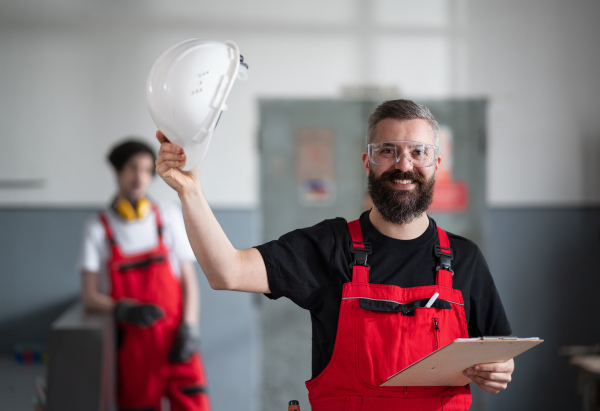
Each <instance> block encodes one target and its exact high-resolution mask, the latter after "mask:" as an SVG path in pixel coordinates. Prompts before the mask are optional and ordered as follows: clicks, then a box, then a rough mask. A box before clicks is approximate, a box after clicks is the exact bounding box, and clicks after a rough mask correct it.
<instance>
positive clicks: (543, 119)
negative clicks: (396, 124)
mask: <svg viewBox="0 0 600 411" xmlns="http://www.w3.org/2000/svg"><path fill="white" fill-rule="evenodd" d="M598 16H600V2H599V1H598V0H572V1H566V0H520V1H515V0H506V1H502V2H498V1H491V0H477V1H474V0H421V1H418V2H417V1H408V0H329V1H316V0H304V1H302V2H289V1H282V0H278V1H275V0H254V1H245V0H220V1H218V2H216V1H215V2H208V1H191V0H186V1H183V0H172V1H169V2H163V1H158V0H127V1H114V0H108V1H93V0H77V1H75V0H50V1H44V2H39V1H35V0H20V1H10V0H0V124H1V126H2V130H3V132H2V135H1V136H0V142H1V146H0V409H1V410H7V411H10V410H29V409H34V408H33V407H34V405H33V397H34V396H36V395H37V394H36V381H38V382H39V379H40V378H44V379H45V378H46V376H47V372H48V369H47V368H48V367H47V363H46V362H44V358H46V357H47V356H45V355H42V356H41V357H43V358H42V359H41V360H39V361H35V360H31V358H30V359H29V360H24V359H23V358H21V357H19V356H18V355H17V354H18V353H19V352H21V351H22V350H23V349H24V348H23V347H26V348H25V350H32V351H36V352H38V353H39V352H46V350H45V348H43V347H44V346H45V345H46V344H47V342H48V340H49V336H50V330H51V324H52V323H53V322H55V321H56V320H57V319H58V318H59V317H60V316H61V314H63V313H64V312H65V310H67V309H68V308H69V307H72V305H73V304H74V303H75V302H76V300H77V298H78V292H79V287H80V278H79V273H77V271H76V269H75V267H76V263H77V258H78V254H79V247H80V245H79V244H80V241H81V236H82V233H83V222H84V221H85V220H86V219H87V218H89V217H90V216H92V215H93V213H95V212H96V211H97V210H99V209H101V208H102V207H105V206H106V205H107V204H108V202H109V201H110V199H111V198H112V196H113V195H114V181H113V178H114V177H113V175H112V171H111V169H110V167H109V164H108V163H107V162H106V160H105V158H106V153H107V151H108V150H109V148H110V147H111V146H112V145H113V143H115V142H116V141H117V140H120V139H122V138H123V137H126V136H130V135H138V136H143V137H144V138H146V139H147V141H148V142H149V143H150V144H152V145H153V146H154V147H156V148H158V144H157V143H156V142H155V140H154V133H155V129H156V128H155V126H154V124H153V122H152V120H151V118H150V115H149V112H148V109H147V106H146V102H145V81H146V77H147V75H148V73H149V71H150V68H151V66H152V64H153V63H154V61H155V59H156V58H157V57H158V56H159V55H160V54H161V53H162V52H163V51H164V50H165V49H166V48H167V47H169V46H170V45H172V44H174V43H176V42H179V41H181V40H184V39H187V38H197V37H198V38H208V39H213V40H221V41H223V40H233V41H235V42H236V43H237V44H238V46H239V48H240V50H241V52H242V54H243V55H244V58H245V61H246V62H247V63H248V64H249V66H250V69H249V79H248V80H247V81H245V82H236V84H235V85H234V86H233V89H232V92H231V94H230V96H229V98H228V101H227V105H228V107H229V109H228V111H226V112H224V113H223V115H222V117H221V120H220V122H219V125H218V128H217V130H216V133H215V136H214V138H213V140H212V143H211V147H210V148H209V151H208V154H207V156H206V158H205V160H204V162H203V163H202V166H201V179H202V183H203V188H204V192H205V194H206V196H207V198H208V200H209V202H210V204H211V206H212V207H213V210H214V211H215V214H216V216H217V218H218V220H219V221H220V223H221V224H222V226H223V228H224V229H225V231H226V232H227V234H228V235H229V237H230V239H231V240H232V242H233V243H234V245H235V246H236V247H238V248H242V247H250V246H252V245H256V244H259V243H261V242H264V241H268V240H271V239H274V238H277V237H278V236H279V235H281V234H283V233H285V232H286V231H288V230H289V229H291V228H295V227H298V226H301V225H303V226H308V225H312V224H315V223H317V222H319V221H320V220H322V219H323V218H330V217H335V216H341V217H345V218H356V217H358V215H359V214H360V212H361V211H362V210H363V205H362V201H363V195H364V191H365V189H366V177H365V176H364V172H363V170H362V165H361V162H360V154H361V153H362V151H363V147H364V143H363V141H364V140H363V138H364V130H365V127H364V126H365V122H366V119H367V117H368V114H369V113H370V111H371V110H372V108H373V107H374V106H375V105H376V104H377V103H379V102H381V101H383V100H386V99H391V98H410V99H414V100H416V101H418V102H420V103H423V104H425V105H427V106H429V107H430V108H431V109H432V111H433V113H434V115H435V116H436V118H438V120H439V121H440V123H441V125H442V126H443V129H444V136H445V137H444V141H445V144H446V149H447V151H446V152H445V153H446V155H447V156H446V159H447V160H448V161H447V163H446V164H447V165H448V168H447V169H446V172H445V180H444V181H445V182H446V183H445V186H446V188H447V191H446V193H447V196H446V197H445V198H446V201H443V198H440V201H439V202H438V203H437V205H436V207H437V208H435V209H434V210H432V215H433V216H434V218H436V220H437V221H438V222H439V223H440V225H441V226H442V227H444V228H447V229H448V230H449V231H453V232H456V233H457V234H461V235H465V236H467V237H469V238H472V239H473V240H475V241H476V242H477V243H478V244H479V246H480V247H481V248H482V250H483V251H484V254H485V255H486V258H487V260H488V264H489V265H490V268H491V271H492V273H493V275H494V278H495V281H496V284H497V287H498V289H499V291H500V294H501V296H502V298H503V301H504V305H505V308H506V311H507V313H508V315H509V318H510V320H511V323H512V326H513V332H514V334H515V335H518V336H520V337H531V336H539V337H541V338H544V339H545V340H546V341H545V343H544V344H542V345H541V346H540V347H537V348H535V349H533V350H532V351H530V352H528V353H526V354H524V355H523V356H522V357H518V358H517V359H516V371H515V374H514V375H513V382H511V384H510V385H509V388H508V390H506V391H505V392H502V393H501V394H499V395H487V394H482V393H481V392H479V391H478V389H477V388H474V389H473V391H474V394H475V395H474V405H473V407H472V409H474V410H481V411H497V410H506V409H512V410H532V409H544V410H576V409H582V407H584V406H586V405H585V404H584V400H586V401H587V400H589V398H590V396H592V397H593V394H592V393H591V391H590V390H589V385H585V384H583V383H582V381H584V382H585V381H587V380H585V378H590V381H592V380H593V378H592V377H593V375H592V376H590V375H588V374H585V377H582V375H584V374H581V372H582V371H581V370H580V369H579V368H578V367H575V366H574V365H570V364H569V362H570V358H569V356H568V355H561V354H564V353H565V352H567V353H568V352H569V351H568V350H567V351H565V349H564V347H567V346H575V345H577V346H586V347H592V346H595V345H596V344H599V343H600V321H599V320H600V315H599V314H600V309H599V308H598V305H597V303H596V301H597V290H598V289H599V288H600V270H599V268H598V267H599V262H598V260H597V255H598V251H597V250H598V248H599V247H600V162H599V161H598V160H597V158H598V156H599V155H600V122H599V121H598V119H599V118H600V103H598V96H599V95H600V81H599V80H600V79H599V75H598V73H599V70H598V67H600V47H598V40H599V39H600V25H598ZM232 147H233V149H232ZM222 153H227V155H226V156H225V155H223V154H222ZM311 153H316V157H315V156H312V157H311ZM442 155H444V152H442ZM311 161H313V162H314V164H313V163H311ZM443 161H444V160H443ZM311 164H312V165H313V166H315V167H313V168H312V169H313V170H314V169H317V170H318V173H317V174H315V175H313V174H311V173H310V172H308V171H307V166H309V165H311ZM308 169H311V168H310V167H309V168H308ZM315 187H316V188H315ZM150 194H151V196H152V198H154V199H156V200H159V201H165V202H175V203H178V199H177V196H176V195H175V193H174V192H172V191H171V190H170V189H169V188H168V187H167V186H166V185H165V184H164V183H163V182H162V181H161V180H160V179H156V180H155V181H154V182H153V185H152V187H151V191H150ZM198 273H199V278H200V282H201V287H202V350H203V354H204V359H205V363H206V369H207V374H208V378H209V383H210V393H211V399H212V402H213V407H214V409H215V410H232V409H242V408H243V409H250V410H265V411H267V410H268V411H271V410H273V411H275V410H284V409H286V407H287V401H288V400H291V399H296V400H299V401H300V404H301V408H302V410H303V411H305V410H309V409H310V406H309V404H308V400H307V398H306V389H305V387H304V381H305V380H307V379H309V378H310V343H311V342H310V320H309V314H308V313H307V312H303V311H302V310H300V309H297V308H295V307H293V306H292V304H291V303H290V302H288V301H275V302H273V301H268V300H267V299H266V298H265V297H263V296H260V295H257V296H252V295H246V294H241V293H232V292H223V291H220V292H217V291H213V290H211V289H210V287H209V286H208V284H207V282H206V280H205V279H204V276H203V275H202V274H201V271H200V269H199V267H198ZM40 347H41V348H40ZM20 350H21V351H20ZM584 351H585V350H584ZM46 353H47V352H46ZM586 409H589V408H586Z"/></svg>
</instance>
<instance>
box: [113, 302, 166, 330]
mask: <svg viewBox="0 0 600 411" xmlns="http://www.w3.org/2000/svg"><path fill="white" fill-rule="evenodd" d="M114 313H115V318H116V319H117V321H118V322H122V323H123V322H124V323H131V324H135V325H138V326H140V327H149V326H151V325H152V324H154V323H155V322H156V320H158V319H159V318H162V317H164V316H165V314H164V313H163V311H162V310H161V309H160V307H158V306H156V305H154V304H136V303H133V302H130V301H119V302H118V303H117V305H116V306H115V311H114Z"/></svg>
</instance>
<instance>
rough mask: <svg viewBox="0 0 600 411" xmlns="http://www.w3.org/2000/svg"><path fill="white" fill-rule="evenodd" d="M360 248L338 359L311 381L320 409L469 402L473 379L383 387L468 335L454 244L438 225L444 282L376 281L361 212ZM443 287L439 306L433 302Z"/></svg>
mask: <svg viewBox="0 0 600 411" xmlns="http://www.w3.org/2000/svg"><path fill="white" fill-rule="evenodd" d="M348 229H349V231H350V237H351V238H352V245H351V250H352V252H353V254H354V263H352V264H351V267H352V282H349V283H346V284H344V287H343V291H342V303H341V307H340V316H339V320H338V328H337V334H336V339H335V346H334V349H333V354H332V356H331V360H330V361H329V364H328V365H327V367H326V368H325V369H324V370H323V371H322V372H321V373H320V374H319V375H318V376H316V377H315V378H313V379H312V380H309V381H307V382H306V387H307V388H308V397H309V400H310V404H311V407H312V410H313V411H355V410H356V411H358V410H360V411H381V410H419V411H430V410H444V411H449V410H452V411H458V410H467V409H469V407H470V405H471V393H470V390H469V386H468V385H467V386H464V387H380V386H379V385H380V384H381V383H382V382H384V381H385V380H387V379H388V378H389V377H390V376H392V375H394V374H396V373H397V372H398V371H400V370H402V369H403V368H405V367H407V366H408V365H410V364H412V363H413V362H415V361H417V360H419V359H420V358H422V357H424V356H425V355H427V354H430V353H431V352H432V351H434V350H436V349H438V348H440V347H442V346H444V345H446V344H448V343H450V342H452V341H454V340H455V339H456V338H465V337H468V332H467V322H466V318H465V310H464V304H463V298H462V293H461V292H460V290H456V289H453V288H452V275H453V272H452V269H451V268H450V261H451V259H452V251H451V249H450V243H449V241H448V236H447V234H446V232H445V231H443V230H442V229H440V228H439V227H438V229H437V232H438V239H439V246H437V247H436V249H435V250H436V255H437V256H438V258H439V260H440V265H439V266H438V270H437V275H436V284H435V285H432V286H423V287H411V288H401V287H398V286H395V285H384V284H370V283H369V266H368V265H367V263H366V262H367V255H368V254H370V252H371V249H370V244H368V243H364V242H363V236H362V231H361V228H360V223H359V221H358V220H355V221H352V222H350V223H348ZM436 292H438V293H439V297H438V298H437V300H436V301H435V303H434V304H433V306H432V307H431V308H427V307H425V305H426V304H427V302H428V301H429V299H430V298H431V297H432V296H433V295H434V293H436Z"/></svg>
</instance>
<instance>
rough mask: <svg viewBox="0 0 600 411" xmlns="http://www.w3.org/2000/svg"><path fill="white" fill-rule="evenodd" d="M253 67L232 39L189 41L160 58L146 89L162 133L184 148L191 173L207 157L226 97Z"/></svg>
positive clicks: (178, 45) (180, 43) (175, 46)
mask: <svg viewBox="0 0 600 411" xmlns="http://www.w3.org/2000/svg"><path fill="white" fill-rule="evenodd" d="M247 68H248V66H247V65H246V64H245V63H244V58H243V56H241V55H240V52H239V50H238V47H237V45H236V44H235V43H233V42H231V41H226V42H218V41H212V40H204V39H189V40H184V41H181V42H179V43H177V44H174V45H173V46H171V47H169V48H168V49H167V50H166V51H165V52H164V53H162V54H161V55H160V57H158V59H157V60H156V62H155V63H154V65H153V66H152V69H151V70H150V74H149V75H148V81H147V87H146V101H147V103H148V107H149V108H150V114H151V115H152V119H153V120H154V123H155V124H156V126H157V127H158V129H159V130H160V131H162V133H163V134H164V135H165V137H167V138H168V139H169V141H171V142H172V143H175V144H177V145H180V146H181V147H183V149H184V151H185V154H186V159H187V160H186V163H185V165H184V166H183V170H185V171H190V170H192V169H193V168H194V167H196V166H197V165H198V164H200V161H202V159H203V158H204V154H206V150H207V149H208V145H209V143H210V140H211V138H212V134H213V131H214V129H215V127H216V125H217V121H218V120H219V116H220V115H221V112H222V111H223V110H226V109H227V107H226V106H225V100H226V99H227V96H228V95H229V91H230V90H231V86H232V85H233V83H234V81H235V79H236V78H239V79H241V80H245V79H246V78H247V76H248V74H247V71H246V70H247Z"/></svg>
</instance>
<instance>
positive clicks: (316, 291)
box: [256, 219, 343, 310]
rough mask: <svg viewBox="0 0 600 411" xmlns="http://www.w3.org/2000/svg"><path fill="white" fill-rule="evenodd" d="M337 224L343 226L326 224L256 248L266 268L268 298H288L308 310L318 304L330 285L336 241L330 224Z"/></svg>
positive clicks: (297, 231)
mask: <svg viewBox="0 0 600 411" xmlns="http://www.w3.org/2000/svg"><path fill="white" fill-rule="evenodd" d="M337 220H341V221H342V222H343V220H342V219H335V220H325V221H323V222H321V223H319V224H317V225H315V226H312V227H309V228H304V229H300V230H294V231H292V232H290V233H288V234H285V235H283V236H282V237H280V238H279V239H278V240H274V241H270V242H268V243H265V244H262V245H260V246H257V247H256V248H257V249H258V251H260V253H261V255H262V257H263V260H264V261H265V266H266V268H267V278H268V281H269V288H270V290H271V294H267V297H269V298H272V299H277V298H280V297H287V298H289V299H291V300H292V301H293V302H294V303H296V304H297V305H299V306H300V307H302V308H305V309H308V310H310V309H311V308H312V307H313V306H314V305H315V304H316V303H317V302H318V297H319V295H320V293H321V292H322V290H323V289H324V288H325V287H327V285H328V284H330V282H331V273H332V264H333V261H334V252H335V249H336V238H337V236H336V235H335V232H334V231H335V230H334V228H333V225H334V224H333V222H336V221H337ZM338 225H339V224H338Z"/></svg>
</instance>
